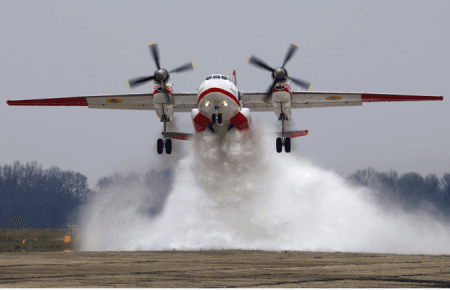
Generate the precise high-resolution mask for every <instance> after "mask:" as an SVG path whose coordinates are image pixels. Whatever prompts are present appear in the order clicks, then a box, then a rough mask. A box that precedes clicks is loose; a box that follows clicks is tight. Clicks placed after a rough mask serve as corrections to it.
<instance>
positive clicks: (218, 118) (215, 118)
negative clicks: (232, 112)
mask: <svg viewBox="0 0 450 290" xmlns="http://www.w3.org/2000/svg"><path fill="white" fill-rule="evenodd" d="M214 109H216V113H215V114H212V118H211V119H212V120H211V123H213V125H214V124H215V123H216V121H217V123H219V125H220V124H222V114H219V107H217V106H216V107H214Z"/></svg>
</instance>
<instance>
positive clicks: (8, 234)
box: [0, 228, 76, 252]
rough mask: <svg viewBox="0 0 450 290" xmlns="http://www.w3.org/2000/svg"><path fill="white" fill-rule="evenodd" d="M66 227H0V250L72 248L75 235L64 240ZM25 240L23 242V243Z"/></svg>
mask: <svg viewBox="0 0 450 290" xmlns="http://www.w3.org/2000/svg"><path fill="white" fill-rule="evenodd" d="M67 235H69V233H68V231H67V229H61V228H58V229H26V228H25V229H0V252H22V251H24V250H25V251H26V252H51V251H64V250H66V249H67V250H73V249H74V243H76V237H71V241H70V242H68V243H67V242H64V236H67ZM23 240H25V244H23Z"/></svg>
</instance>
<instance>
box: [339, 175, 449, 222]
mask: <svg viewBox="0 0 450 290" xmlns="http://www.w3.org/2000/svg"><path fill="white" fill-rule="evenodd" d="M347 179H348V181H350V182H351V183H352V184H354V185H357V186H363V187H367V188H370V189H372V191H373V192H372V196H373V197H374V199H375V201H376V202H377V203H378V204H380V205H382V206H384V207H385V208H392V207H400V208H401V209H403V210H405V211H423V212H427V213H429V214H431V215H433V216H434V217H437V218H441V219H446V220H449V219H450V174H449V173H445V174H444V175H443V177H442V178H440V179H439V178H438V177H437V176H436V175H435V174H428V175H427V176H426V177H423V176H422V175H420V174H418V173H416V172H408V173H404V174H402V175H401V176H399V174H398V173H397V172H396V171H394V170H391V171H389V172H379V171H377V170H375V169H374V168H372V167H369V168H367V169H363V170H357V171H356V172H355V173H353V174H351V175H350V176H349V177H348V178H347Z"/></svg>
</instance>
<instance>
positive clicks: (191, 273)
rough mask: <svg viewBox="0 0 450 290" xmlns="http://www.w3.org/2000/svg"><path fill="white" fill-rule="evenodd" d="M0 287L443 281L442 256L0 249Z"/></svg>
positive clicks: (446, 260)
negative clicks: (14, 250) (9, 251)
mask: <svg viewBox="0 0 450 290" xmlns="http://www.w3.org/2000/svg"><path fill="white" fill-rule="evenodd" d="M0 283H1V285H0V287H52V288H60V287H70V288H74V287H208V288H211V287H271V288H274V287H283V288H286V287H288V288H289V287H309V288H313V287H321V288H326V287H355V288H358V287H391V288H392V287H393V288H397V287H441V288H443V287H450V256H429V255H419V256H412V255H388V254H365V253H340V252H338V253H324V252H289V251H287V252H267V251H244V250H204V251H151V252H68V253H65V252H41V253H39V252H38V253H36V252H34V253H27V252H13V253H5V252H4V253H0Z"/></svg>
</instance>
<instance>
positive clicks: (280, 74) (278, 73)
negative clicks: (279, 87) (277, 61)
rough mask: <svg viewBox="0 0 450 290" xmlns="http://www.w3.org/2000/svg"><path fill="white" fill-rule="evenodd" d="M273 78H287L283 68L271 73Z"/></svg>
mask: <svg viewBox="0 0 450 290" xmlns="http://www.w3.org/2000/svg"><path fill="white" fill-rule="evenodd" d="M273 76H274V78H275V79H277V80H282V79H284V78H285V77H286V76H287V72H286V70H285V69H284V68H282V67H277V68H276V69H275V70H274V72H273Z"/></svg>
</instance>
